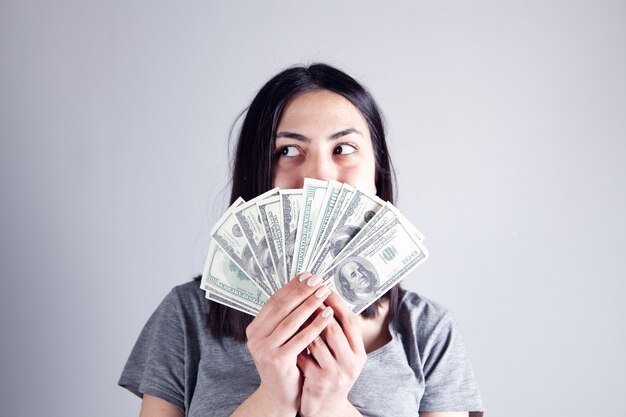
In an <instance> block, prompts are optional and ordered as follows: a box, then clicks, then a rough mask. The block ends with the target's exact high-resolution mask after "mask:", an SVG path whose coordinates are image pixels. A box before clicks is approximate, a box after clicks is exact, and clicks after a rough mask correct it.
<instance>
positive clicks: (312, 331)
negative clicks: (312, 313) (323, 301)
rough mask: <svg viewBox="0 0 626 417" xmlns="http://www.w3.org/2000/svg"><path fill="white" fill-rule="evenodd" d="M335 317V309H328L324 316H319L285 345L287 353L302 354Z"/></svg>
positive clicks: (323, 313) (323, 312) (325, 310)
mask: <svg viewBox="0 0 626 417" xmlns="http://www.w3.org/2000/svg"><path fill="white" fill-rule="evenodd" d="M332 316H333V309H332V308H331V307H326V308H325V309H324V311H322V314H318V315H317V317H315V319H313V321H312V322H311V323H310V324H309V325H307V326H305V327H303V328H302V329H301V330H300V331H299V332H298V333H296V334H295V335H294V336H293V337H292V338H291V339H290V340H289V341H288V342H287V343H285V344H284V345H283V349H284V350H285V353H286V354H288V355H297V354H298V353H300V352H302V351H303V350H304V349H305V348H306V347H307V346H308V345H309V344H311V342H312V341H313V340H315V338H316V337H317V336H319V335H320V333H322V331H323V330H324V329H325V328H326V326H327V325H328V323H329V322H330V319H331V318H332Z"/></svg>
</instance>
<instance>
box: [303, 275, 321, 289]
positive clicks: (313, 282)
mask: <svg viewBox="0 0 626 417" xmlns="http://www.w3.org/2000/svg"><path fill="white" fill-rule="evenodd" d="M320 282H322V277H320V276H319V275H313V276H311V278H309V280H308V281H307V282H306V283H307V284H308V286H309V287H314V286H316V285H317V284H319V283H320Z"/></svg>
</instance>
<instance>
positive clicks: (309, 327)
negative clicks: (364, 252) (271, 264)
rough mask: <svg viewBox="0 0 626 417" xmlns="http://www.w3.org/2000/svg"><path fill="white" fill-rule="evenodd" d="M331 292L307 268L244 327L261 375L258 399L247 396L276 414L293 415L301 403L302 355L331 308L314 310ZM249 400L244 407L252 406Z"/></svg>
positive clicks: (327, 318)
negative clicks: (320, 311)
mask: <svg viewBox="0 0 626 417" xmlns="http://www.w3.org/2000/svg"><path fill="white" fill-rule="evenodd" d="M329 294H330V291H329V290H328V289H327V288H326V287H325V286H324V285H323V284H322V283H321V278H320V277H319V276H317V275H311V274H309V273H307V272H305V273H303V274H301V275H299V276H296V277H295V278H293V279H292V280H291V281H289V283H287V285H285V286H284V287H282V288H281V289H279V290H278V291H277V292H276V293H274V294H273V295H272V296H271V297H270V298H269V300H268V301H267V302H266V303H265V305H264V306H263V308H262V309H261V311H260V312H259V314H258V316H257V317H256V318H255V319H254V320H253V321H252V323H250V325H249V326H248V328H247V329H246V335H247V337H248V349H249V350H250V353H251V355H252V358H253V360H254V363H255V365H256V368H257V371H258V372H259V375H260V377H261V385H260V386H259V388H258V389H257V391H256V392H255V393H254V394H253V397H254V400H253V399H252V397H251V398H250V399H249V400H250V401H252V402H254V403H257V404H256V405H258V404H262V405H263V407H262V408H263V409H266V407H267V409H271V410H272V411H273V412H272V414H273V415H277V416H294V415H295V414H296V413H297V411H298V409H299V407H300V397H301V394H302V375H301V372H300V370H299V369H298V366H297V358H298V354H299V353H300V352H302V351H303V350H305V349H306V348H307V346H308V345H309V344H310V343H311V342H313V340H315V338H316V337H317V336H319V335H320V333H321V332H322V331H323V330H324V329H325V328H326V326H327V325H328V324H329V323H330V319H331V318H332V315H333V310H332V308H331V307H326V308H325V309H324V310H323V312H322V313H321V314H314V313H316V310H317V309H318V308H319V307H320V306H321V305H322V303H323V302H324V300H326V298H327V297H328V295H329ZM312 316H314V318H312ZM311 318H312V320H310V319H311ZM305 324H306V325H305ZM303 325H304V326H303ZM246 403H248V401H246V402H244V404H242V406H243V408H248V406H251V405H252V404H246ZM250 409H252V408H250ZM237 411H243V410H239V409H238V410H237ZM259 411H260V409H259V408H256V409H255V415H261V414H259ZM236 414H238V413H237V412H236V413H235V414H234V415H236Z"/></svg>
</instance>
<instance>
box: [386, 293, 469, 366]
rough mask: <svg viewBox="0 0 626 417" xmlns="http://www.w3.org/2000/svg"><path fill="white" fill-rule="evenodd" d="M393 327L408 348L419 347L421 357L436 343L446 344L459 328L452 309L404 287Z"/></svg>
mask: <svg viewBox="0 0 626 417" xmlns="http://www.w3.org/2000/svg"><path fill="white" fill-rule="evenodd" d="M392 328H393V329H394V330H395V332H396V333H397V334H398V335H399V336H401V339H402V341H403V343H404V344H405V348H407V349H410V350H413V349H415V348H417V351H418V352H421V356H423V355H426V354H428V353H429V352H430V351H431V350H432V349H433V348H434V346H435V345H446V344H447V343H448V342H449V340H450V338H452V337H455V338H456V337H457V336H459V337H460V335H459V331H458V328H457V325H456V323H455V321H454V319H453V317H452V314H451V313H450V311H449V310H448V309H447V308H446V307H444V306H443V305H441V304H440V303H438V302H436V301H433V300H431V299H430V298H428V297H425V296H423V295H420V294H417V293H415V292H412V291H407V290H404V289H403V290H402V292H401V293H400V300H399V302H398V310H397V313H396V315H395V317H394V319H393V321H392ZM416 353H417V352H416Z"/></svg>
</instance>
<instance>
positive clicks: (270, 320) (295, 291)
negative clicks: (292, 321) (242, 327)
mask: <svg viewBox="0 0 626 417" xmlns="http://www.w3.org/2000/svg"><path fill="white" fill-rule="evenodd" d="M320 286H321V285H320V278H319V276H312V275H311V274H310V273H308V272H305V273H303V274H300V275H297V276H295V277H294V278H293V279H292V280H291V281H289V282H288V283H287V285H285V286H283V287H282V288H281V289H279V290H278V291H276V293H274V294H273V295H272V296H271V297H270V298H269V299H268V300H267V301H266V302H265V305H264V306H263V308H261V311H260V312H259V314H258V315H257V316H256V318H255V319H254V320H253V321H252V323H250V326H249V331H254V332H259V333H261V334H262V335H264V336H266V335H269V334H270V333H272V332H273V331H274V329H275V328H276V326H277V325H278V324H279V323H280V322H281V321H282V320H283V319H284V318H285V317H286V316H287V315H289V313H291V312H292V311H293V310H294V309H295V308H297V307H298V306H299V305H300V304H302V302H303V301H304V300H306V299H307V298H308V297H309V296H310V295H311V294H313V292H315V290H317V289H318V288H319V287H320Z"/></svg>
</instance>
